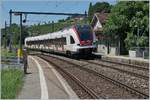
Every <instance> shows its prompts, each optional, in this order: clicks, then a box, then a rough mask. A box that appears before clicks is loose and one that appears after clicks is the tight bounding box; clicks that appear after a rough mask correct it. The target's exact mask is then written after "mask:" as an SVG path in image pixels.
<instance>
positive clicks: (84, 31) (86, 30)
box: [78, 25, 92, 41]
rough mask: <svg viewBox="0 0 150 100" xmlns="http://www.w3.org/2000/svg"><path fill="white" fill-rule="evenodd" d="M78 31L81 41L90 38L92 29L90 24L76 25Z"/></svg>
mask: <svg viewBox="0 0 150 100" xmlns="http://www.w3.org/2000/svg"><path fill="white" fill-rule="evenodd" d="M78 32H79V37H80V40H81V41H84V40H92V30H91V27H90V26H87V25H86V26H78Z"/></svg>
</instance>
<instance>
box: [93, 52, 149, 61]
mask: <svg viewBox="0 0 150 100" xmlns="http://www.w3.org/2000/svg"><path fill="white" fill-rule="evenodd" d="M94 54H95V55H101V56H103V57H109V58H118V59H124V60H134V61H142V62H146V63H149V59H143V58H140V57H136V58H133V57H125V56H114V55H106V54H103V53H94Z"/></svg>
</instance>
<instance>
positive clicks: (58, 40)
mask: <svg viewBox="0 0 150 100" xmlns="http://www.w3.org/2000/svg"><path fill="white" fill-rule="evenodd" d="M95 41H96V36H95V33H94V32H93V31H92V28H91V27H90V26H89V25H75V26H72V27H70V28H65V29H64V30H61V31H58V32H53V33H48V34H45V35H40V36H34V37H27V38H26V39H25V47H27V48H30V49H37V50H45V51H53V52H61V53H66V54H67V55H73V54H91V53H92V51H93V50H95V49H96V45H95V44H94V42H95Z"/></svg>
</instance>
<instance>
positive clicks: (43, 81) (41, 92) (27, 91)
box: [17, 56, 78, 100]
mask: <svg viewBox="0 0 150 100" xmlns="http://www.w3.org/2000/svg"><path fill="white" fill-rule="evenodd" d="M28 64H29V69H28V72H29V73H30V74H27V75H26V76H25V79H24V81H25V82H24V86H23V88H22V90H21V92H20V93H19V95H18V97H17V98H18V99H44V100H45V99H78V97H77V95H76V94H75V93H74V91H73V90H72V89H71V87H70V86H69V85H68V83H67V82H66V81H65V80H64V79H63V77H62V76H61V75H60V74H59V73H58V72H57V71H56V70H55V69H54V68H53V67H52V66H51V65H50V64H49V63H48V62H46V61H44V60H42V59H41V58H39V57H36V56H29V57H28Z"/></svg>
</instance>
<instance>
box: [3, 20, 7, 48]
mask: <svg viewBox="0 0 150 100" xmlns="http://www.w3.org/2000/svg"><path fill="white" fill-rule="evenodd" d="M6 27H7V23H6V21H5V38H4V48H5V49H6V45H7V43H6V42H7V41H6V34H7V29H6Z"/></svg>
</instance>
